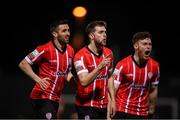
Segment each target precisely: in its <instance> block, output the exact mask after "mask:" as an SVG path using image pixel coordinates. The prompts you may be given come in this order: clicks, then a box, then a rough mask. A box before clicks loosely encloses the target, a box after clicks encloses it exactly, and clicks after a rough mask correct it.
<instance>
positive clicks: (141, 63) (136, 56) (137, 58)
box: [133, 53, 147, 66]
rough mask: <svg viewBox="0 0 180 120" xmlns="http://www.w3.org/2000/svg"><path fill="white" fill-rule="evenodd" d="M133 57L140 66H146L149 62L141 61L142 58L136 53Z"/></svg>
mask: <svg viewBox="0 0 180 120" xmlns="http://www.w3.org/2000/svg"><path fill="white" fill-rule="evenodd" d="M133 57H134V60H135V61H136V63H137V64H138V65H139V66H141V65H144V64H145V63H146V62H147V60H144V59H140V57H139V56H138V54H136V53H135V54H134V55H133Z"/></svg>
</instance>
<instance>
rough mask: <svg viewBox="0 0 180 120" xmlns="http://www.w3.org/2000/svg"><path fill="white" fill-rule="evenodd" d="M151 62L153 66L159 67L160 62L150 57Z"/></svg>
mask: <svg viewBox="0 0 180 120" xmlns="http://www.w3.org/2000/svg"><path fill="white" fill-rule="evenodd" d="M149 61H150V62H151V63H152V64H153V65H155V66H159V62H158V61H157V60H155V59H154V58H152V57H150V58H149Z"/></svg>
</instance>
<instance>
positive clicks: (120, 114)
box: [114, 111, 148, 119]
mask: <svg viewBox="0 0 180 120" xmlns="http://www.w3.org/2000/svg"><path fill="white" fill-rule="evenodd" d="M114 118H115V119H147V118H148V116H138V115H132V114H128V113H123V112H118V111H116V115H115V116H114Z"/></svg>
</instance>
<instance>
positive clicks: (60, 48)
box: [54, 39, 66, 52]
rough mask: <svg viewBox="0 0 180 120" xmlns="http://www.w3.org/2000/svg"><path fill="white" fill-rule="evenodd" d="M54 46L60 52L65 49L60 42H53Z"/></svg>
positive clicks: (64, 45)
mask: <svg viewBox="0 0 180 120" xmlns="http://www.w3.org/2000/svg"><path fill="white" fill-rule="evenodd" d="M54 44H55V45H56V47H57V48H58V49H59V50H60V51H61V52H63V50H64V49H65V47H66V44H64V43H62V42H59V41H58V40H57V39H55V40H54Z"/></svg>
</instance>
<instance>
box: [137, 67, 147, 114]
mask: <svg viewBox="0 0 180 120" xmlns="http://www.w3.org/2000/svg"><path fill="white" fill-rule="evenodd" d="M144 74H145V75H144V83H143V86H145V85H146V81H147V65H146V67H145V73H144ZM143 91H144V88H141V93H140V97H139V103H138V107H139V108H140V107H141V106H140V103H141V97H142V94H143ZM139 108H137V115H139Z"/></svg>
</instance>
